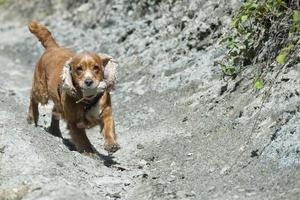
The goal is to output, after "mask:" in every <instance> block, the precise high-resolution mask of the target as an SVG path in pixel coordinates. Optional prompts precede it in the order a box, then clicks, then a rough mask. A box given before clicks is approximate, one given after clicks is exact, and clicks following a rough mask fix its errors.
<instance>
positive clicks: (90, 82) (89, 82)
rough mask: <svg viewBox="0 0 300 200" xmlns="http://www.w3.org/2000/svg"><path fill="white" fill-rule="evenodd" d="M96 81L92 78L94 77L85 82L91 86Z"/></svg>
mask: <svg viewBox="0 0 300 200" xmlns="http://www.w3.org/2000/svg"><path fill="white" fill-rule="evenodd" d="M93 83H94V81H93V80H92V79H86V80H85V81H84V84H85V85H86V86H88V87H89V86H91V85H92V84H93Z"/></svg>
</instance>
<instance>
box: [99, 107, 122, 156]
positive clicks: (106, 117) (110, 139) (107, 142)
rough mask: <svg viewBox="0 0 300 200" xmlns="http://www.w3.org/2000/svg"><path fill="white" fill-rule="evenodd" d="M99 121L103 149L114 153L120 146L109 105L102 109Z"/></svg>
mask: <svg viewBox="0 0 300 200" xmlns="http://www.w3.org/2000/svg"><path fill="white" fill-rule="evenodd" d="M101 121H102V123H101V124H102V126H103V135H104V149H105V150H106V151H108V152H111V153H114V152H116V151H117V150H118V149H120V146H119V144H118V143H117V136H116V132H115V123H114V120H113V117H112V111H111V107H107V108H106V109H104V111H103V113H102V120H101Z"/></svg>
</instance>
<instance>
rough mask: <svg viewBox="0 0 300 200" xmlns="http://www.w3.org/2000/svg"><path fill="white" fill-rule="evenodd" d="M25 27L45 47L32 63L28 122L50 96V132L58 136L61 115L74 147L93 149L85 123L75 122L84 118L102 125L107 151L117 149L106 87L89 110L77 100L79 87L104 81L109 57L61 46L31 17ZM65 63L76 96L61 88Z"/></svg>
mask: <svg viewBox="0 0 300 200" xmlns="http://www.w3.org/2000/svg"><path fill="white" fill-rule="evenodd" d="M28 28H29V30H30V32H31V33H33V34H34V35H35V36H36V37H37V38H38V39H39V40H40V42H41V43H42V45H43V46H44V47H45V51H44V53H43V54H42V56H41V57H40V58H39V60H38V61H37V63H36V66H35V71H34V76H33V82H32V90H31V96H30V105H29V109H28V117H27V120H28V122H29V123H33V122H34V123H35V125H36V126H37V124H38V118H39V111H38V105H39V104H42V105H44V104H47V103H48V101H49V100H52V101H53V102H54V107H53V112H52V121H51V125H50V127H49V128H48V130H49V132H51V133H52V134H53V135H56V136H59V137H61V133H60V129H59V119H60V118H63V119H64V120H65V121H66V123H67V126H68V128H69V130H70V135H71V137H72V140H73V142H74V144H75V146H76V148H77V150H78V151H79V152H93V148H92V145H91V143H90V141H89V139H88V138H87V136H86V132H85V128H86V127H80V126H78V124H80V123H81V122H83V121H87V123H88V124H89V126H90V127H92V126H95V125H100V126H101V129H103V134H104V140H105V144H104V147H105V149H106V150H107V151H109V152H115V151H117V150H118V149H119V145H118V143H117V141H116V140H117V138H116V133H115V125H114V120H113V117H112V108H111V100H110V95H109V91H108V90H105V91H104V92H103V95H102V96H101V98H100V99H99V101H98V102H97V103H96V104H95V105H93V106H92V107H91V108H90V109H89V110H86V108H85V105H84V104H83V103H77V101H78V98H77V97H78V96H79V97H80V96H81V97H82V91H84V90H87V89H93V88H95V87H97V86H98V84H99V83H100V82H101V81H103V77H104V70H105V66H106V64H107V63H108V61H109V60H110V59H111V58H110V57H107V56H101V55H98V54H96V53H94V52H82V53H79V54H76V53H74V52H73V51H72V50H70V49H67V48H63V47H60V46H59V45H58V44H57V43H56V41H55V40H54V38H53V37H52V35H51V32H50V31H49V30H48V29H47V28H46V27H45V26H43V25H41V24H39V23H37V22H35V21H30V22H29V24H28ZM66 63H68V65H69V66H70V71H71V79H72V84H73V85H74V89H75V91H76V94H77V97H75V96H72V95H69V94H68V92H66V91H65V90H60V85H61V84H62V79H61V74H62V73H63V68H64V65H65V64H66Z"/></svg>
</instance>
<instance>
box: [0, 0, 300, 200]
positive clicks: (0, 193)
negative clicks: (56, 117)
mask: <svg viewBox="0 0 300 200" xmlns="http://www.w3.org/2000/svg"><path fill="white" fill-rule="evenodd" d="M20 2H21V1H20ZM20 2H19V1H14V2H13V3H12V4H11V5H7V7H2V8H1V11H2V12H1V13H2V14H1V15H0V19H1V22H2V24H1V27H0V82H1V84H0V199H1V200H2V199H20V198H21V197H23V198H24V199H34V200H36V199H130V200H131V199H145V200H148V199H298V197H299V196H300V189H299V188H300V182H299V178H300V153H299V152H300V142H299V141H300V126H299V121H300V114H299V113H300V109H299V105H300V98H299V93H300V91H299V84H300V65H299V64H298V65H294V66H292V67H290V68H286V69H284V70H283V71H281V72H280V74H279V76H278V77H277V79H276V80H275V79H274V77H275V74H277V72H278V70H281V69H280V68H279V67H275V68H274V70H273V71H271V72H270V73H269V75H268V77H267V80H266V86H265V87H264V88H263V89H262V90H260V91H257V90H255V88H254V87H253V77H252V76H253V73H252V70H253V69H252V68H251V67H249V68H248V69H247V70H245V71H244V72H243V73H242V74H241V75H240V76H238V77H237V78H236V79H234V80H232V79H226V78H225V79H222V76H221V75H222V73H221V71H220V69H219V67H218V66H216V65H215V61H216V60H217V59H218V58H220V57H221V56H222V54H223V51H224V50H223V47H222V46H220V45H219V44H218V43H217V41H218V39H219V38H220V36H221V35H222V33H223V32H225V31H227V30H228V24H229V22H230V13H231V12H232V11H233V10H234V9H236V8H237V7H238V5H239V2H238V1H235V0H230V1H225V0H224V1H217V0H213V1H202V0H199V1H174V2H167V1H166V2H156V3H153V2H152V1H145V2H146V3H148V5H144V4H143V3H137V2H135V1H131V2H127V1H117V2H115V1H111V2H110V3H105V2H104V1H99V2H98V1H93V0H91V1H87V2H85V3H84V2H81V1H77V3H74V2H73V1H71V0H67V1H64V2H63V3H62V2H60V1H51V2H52V4H49V3H48V1H38V2H35V1H33V0H32V1H28V3H26V4H21V3H20ZM104 7H105V9H103V8H104ZM45 8H49V9H45ZM89 9H91V12H89V14H90V15H88V16H86V15H84V13H86V12H87V10H89ZM19 10H22V12H21V13H20V12H18V11H19ZM45 10H46V11H47V12H46V11H45ZM108 11H109V12H108ZM101 16H102V17H101ZM103 16H105V17H103ZM30 17H34V18H37V19H41V20H40V21H42V22H43V23H46V24H47V25H48V26H49V28H50V29H51V30H52V32H53V34H54V36H55V38H56V39H57V40H58V41H59V43H60V44H63V45H64V46H67V47H71V48H74V49H75V50H77V51H82V50H84V49H87V50H95V51H97V52H104V53H107V54H110V55H113V56H114V57H116V58H117V60H118V61H119V63H120V68H119V83H118V85H117V88H116V90H115V91H114V92H113V93H112V101H113V108H114V116H115V120H116V129H117V133H118V135H119V141H120V145H121V147H122V149H121V150H120V151H118V152H117V153H116V154H114V155H113V157H110V156H107V153H106V152H105V151H104V150H103V146H102V144H103V140H102V136H101V134H100V133H99V130H98V129H97V128H95V129H93V130H89V131H88V136H89V138H90V140H91V142H92V143H93V145H94V146H95V148H96V149H97V150H98V151H99V153H100V155H99V156H98V157H94V158H90V157H87V156H83V155H81V154H79V153H78V152H76V151H70V150H69V148H68V147H69V146H68V145H65V144H68V143H66V142H67V139H68V138H69V136H68V134H67V132H66V129H65V124H64V123H61V128H62V131H63V136H64V138H65V139H66V140H64V141H62V140H61V139H58V138H55V137H53V136H51V135H49V134H48V133H47V132H45V131H44V128H45V127H47V126H48V125H49V120H50V108H51V106H45V107H43V108H41V119H40V122H39V125H40V127H38V128H35V127H33V126H30V125H27V124H26V120H25V118H26V110H27V105H28V99H29V91H30V85H31V78H32V73H33V68H34V64H35V61H36V59H37V57H38V56H39V55H40V54H41V52H42V50H43V49H42V47H41V45H40V44H39V43H38V41H36V38H34V37H33V36H32V35H30V34H29V31H28V30H27V28H26V22H27V20H28V18H30ZM95 22H97V23H95ZM95 41H96V42H95ZM270 82H274V84H273V85H272V87H269V86H270V85H268V83H270ZM267 91H269V92H270V95H269V96H268V98H267V99H266V101H265V103H264V104H263V105H262V102H263V100H264V98H265V94H266V92H267Z"/></svg>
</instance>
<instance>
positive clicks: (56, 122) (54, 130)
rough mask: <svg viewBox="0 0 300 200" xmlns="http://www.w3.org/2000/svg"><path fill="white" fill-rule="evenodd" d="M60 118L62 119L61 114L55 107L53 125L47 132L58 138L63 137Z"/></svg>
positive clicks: (52, 118)
mask: <svg viewBox="0 0 300 200" xmlns="http://www.w3.org/2000/svg"><path fill="white" fill-rule="evenodd" d="M59 118H60V113H59V112H58V110H57V108H56V106H55V105H54V106H53V109H52V117H51V124H50V126H49V127H48V128H46V131H47V132H49V133H51V134H52V135H54V136H56V137H62V135H61V132H60V128H59Z"/></svg>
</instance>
